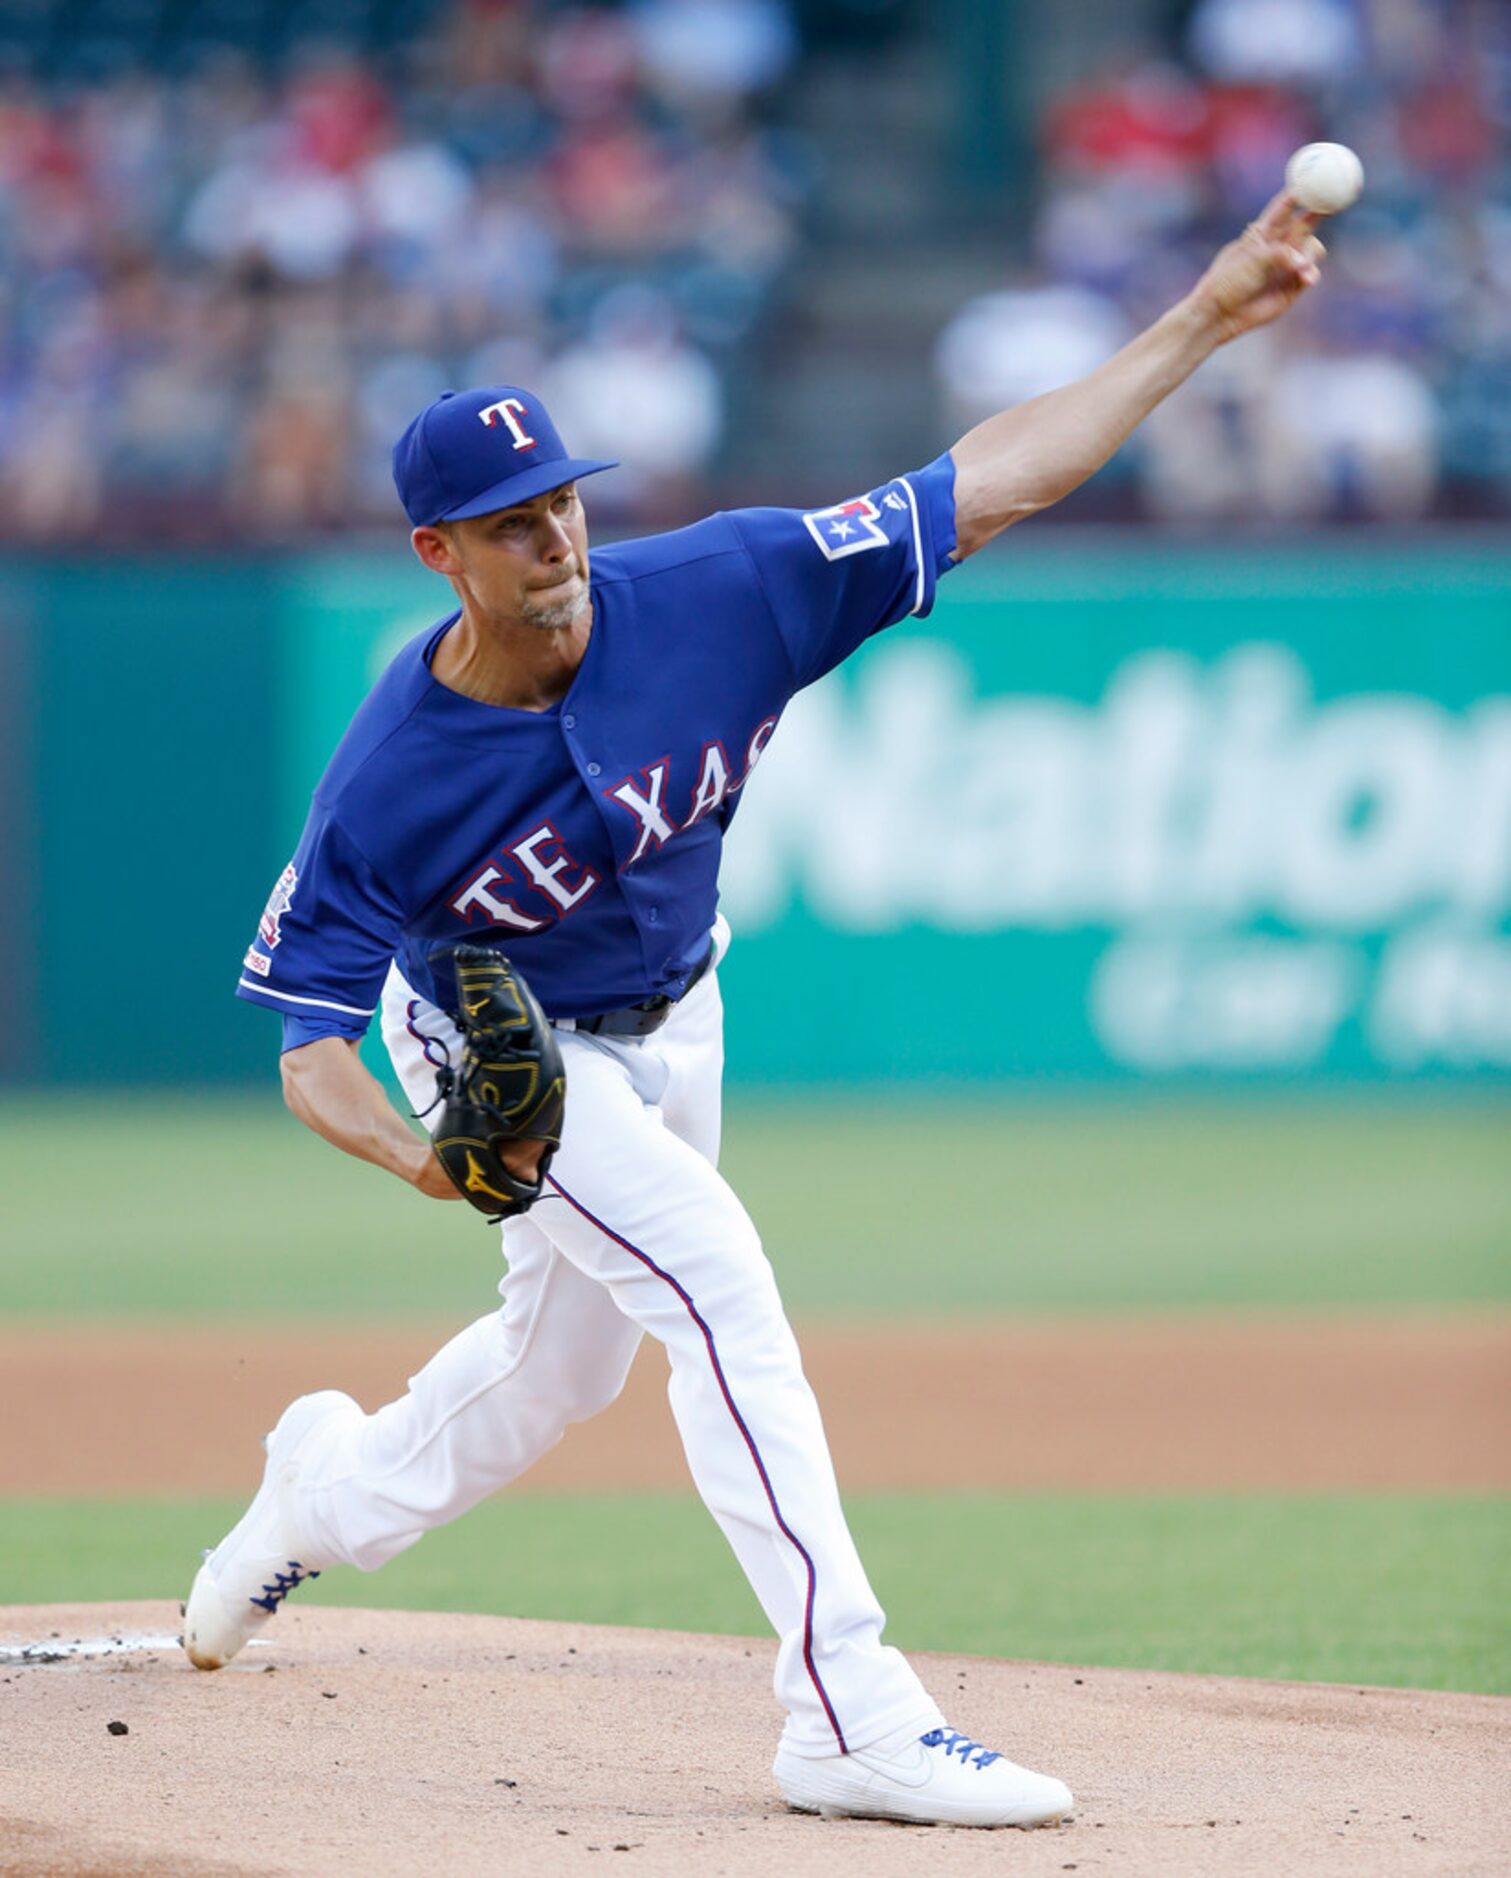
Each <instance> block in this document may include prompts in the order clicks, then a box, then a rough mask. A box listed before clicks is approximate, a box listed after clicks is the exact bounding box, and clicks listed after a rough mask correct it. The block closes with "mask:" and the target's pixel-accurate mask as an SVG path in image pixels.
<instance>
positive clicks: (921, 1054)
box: [0, 531, 1511, 1086]
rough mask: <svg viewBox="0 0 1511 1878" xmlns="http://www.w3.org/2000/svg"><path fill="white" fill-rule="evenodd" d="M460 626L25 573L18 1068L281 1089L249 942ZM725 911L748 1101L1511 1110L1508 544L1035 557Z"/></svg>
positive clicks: (390, 563) (997, 564)
mask: <svg viewBox="0 0 1511 1878" xmlns="http://www.w3.org/2000/svg"><path fill="white" fill-rule="evenodd" d="M444 604H445V594H444V591H443V590H442V589H441V587H440V586H439V583H437V582H435V581H434V579H433V578H432V577H430V576H428V575H426V574H424V573H423V571H422V570H421V569H420V568H419V567H418V565H417V564H416V563H414V562H413V561H412V560H411V559H409V558H406V557H405V556H403V555H393V554H390V553H389V552H387V551H386V550H385V551H384V552H382V553H374V554H356V553H350V552H343V553H340V554H330V555H321V556H308V557H303V558H293V559H285V560H278V561H274V560H242V561H231V560H224V561H221V560H199V561H190V562H181V563H179V564H177V565H175V566H171V567H170V566H166V565H164V564H163V563H161V562H159V561H157V560H152V559H142V560H139V561H133V560H111V561H104V562H98V563H94V564H90V565H85V566H73V565H65V564H61V563H60V564H52V563H49V562H47V561H45V560H28V561H10V562H0V867H3V869H4V879H5V891H6V898H7V901H8V914H9V917H8V919H7V921H6V922H5V924H4V927H3V929H0V932H3V937H0V968H3V970H4V974H5V981H6V983H7V985H8V986H9V987H10V988H11V990H12V993H13V1005H12V1015H11V1018H10V1020H9V1021H8V1024H7V1026H6V1027H5V1029H4V1034H3V1039H0V1079H3V1080H5V1081H7V1082H11V1083H29V1082H35V1081H42V1080H46V1079H47V1077H48V1076H49V1074H51V1073H54V1072H56V1071H57V1070H58V1069H59V1068H60V1067H64V1066H71V1067H72V1068H73V1069H74V1070H75V1072H76V1071H77V1068H78V1066H80V1065H83V1064H88V1065H89V1066H90V1068H91V1071H93V1072H96V1073H98V1074H99V1075H101V1076H102V1077H105V1078H107V1079H111V1080H117V1081H122V1082H132V1081H142V1080H148V1081H154V1082H157V1081H177V1080H190V1081H211V1082H236V1081H240V1080H244V1079H248V1078H265V1077H266V1075H267V1073H268V1066H269V1059H270V1056H271V1054H272V1052H273V1051H274V1050H275V1048H276V1025H275V1023H274V1021H273V1020H271V1019H269V1018H268V1017H266V1016H265V1015H263V1014H261V1013H259V1012H256V1011H250V1010H248V1009H247V1008H246V1007H244V1006H242V1005H240V1004H238V1003H237V1002H236V1001H235V1000H233V999H232V997H231V995H230V990H231V986H232V985H233V984H234V981H235V976H236V972H237V967H238V962H239V959H240V956H241V952H242V950H243V949H244V946H245V944H246V941H247V938H248V937H249V935H250V932H251V930H252V928H253V926H254V925H255V922H256V917H257V914H258V911H259V910H260V907H261V904H262V901H263V899H264V897H265V895H266V892H267V890H268V888H269V886H270V885H271V883H272V881H273V879H274V878H275V876H276V875H277V873H278V871H279V869H280V867H281V866H282V864H283V862H284V860H286V858H287V855H288V851H289V850H290V849H291V847H292V845H293V842H294V839H295V836H296V835H297V832H298V827H299V824H300V821H301V819H302V816H303V810H304V805H305V802H306V801H307V799H308V794H309V790H310V788H311V786H312V784H313V783H314V781H315V778H316V777H317V775H318V773H319V770H320V767H321V765H322V763H323V761H324V758H325V755H326V754H327V752H328V751H329V749H330V748H331V746H332V745H333V744H334V742H335V740H336V738H337V737H338V736H339V734H340V731H341V729H342V727H343V725H344V724H345V721H346V719H347V717H348V715H349V714H350V711H351V709H352V707H353V705H354V704H355V702H356V700H357V699H358V698H359V697H360V695H361V693H362V691H363V689H364V688H365V686H366V685H367V683H368V682H369V681H370V678H371V676H372V675H373V673H374V672H375V671H376V670H377V669H378V668H379V667H380V666H381V664H382V662H383V660H384V659H385V658H386V657H387V656H389V654H390V652H391V650H392V649H393V647H394V646H396V645H397V644H398V643H400V642H402V640H403V639H404V638H405V637H407V636H408V635H409V634H410V633H411V632H413V631H416V630H418V629H419V628H420V627H421V626H423V625H424V624H426V623H427V621H429V620H430V619H431V618H433V617H435V616H437V615H438V614H439V613H440V612H441V611H442V610H443V607H444ZM648 678H649V681H650V682H654V674H650V675H648ZM725 900H726V908H727V910H728V912H729V915H730V917H731V920H732V922H733V924H734V926H735V930H736V935H737V940H736V947H735V950H734V951H733V953H732V954H731V957H730V959H729V962H728V965H727V968H726V979H727V982H728V984H729V987H730V989H731V991H732V993H733V995H732V996H731V998H730V1001H729V1002H730V1065H731V1077H732V1080H734V1081H736V1082H742V1081H743V1082H749V1083H772V1082H795V1083H801V1082H805V1081H813V1080H827V1079H831V1078H835V1077H839V1078H845V1079H860V1080H867V1081H871V1080H875V1081H895V1080H904V1081H911V1080H913V1079H927V1078H934V1077H949V1078H960V1079H966V1080H980V1081H990V1080H995V1079H999V1078H1004V1077H1035V1078H1049V1079H1063V1080H1066V1081H1068V1082H1081V1081H1087V1080H1104V1081H1105V1080H1109V1079H1123V1080H1135V1079H1137V1080H1147V1079H1155V1080H1168V1079H1179V1080H1190V1079H1193V1078H1195V1079H1211V1078H1214V1077H1216V1078H1220V1079H1223V1080H1228V1079H1234V1078H1237V1079H1241V1080H1244V1081H1247V1082H1258V1083H1261V1084H1268V1083H1281V1084H1285V1085H1287V1086H1289V1085H1291V1084H1294V1083H1297V1082H1309V1081H1319V1080H1320V1081H1323V1082H1329V1081H1353V1080H1356V1079H1368V1080H1371V1081H1377V1080H1382V1079H1383V1080H1416V1079H1421V1078H1424V1077H1430V1078H1445V1077H1446V1078H1453V1079H1473V1080H1485V1079H1488V1080H1496V1081H1498V1080H1501V1079H1503V1078H1504V1077H1505V1076H1506V1075H1507V1073H1508V1071H1511V930H1508V928H1511V918H1508V915H1511V549H1508V550H1505V551H1501V552H1495V551H1492V550H1490V549H1480V550H1477V551H1474V552H1466V551H1463V550H1455V549H1451V548H1448V547H1440V546H1428V547H1422V548H1419V549H1415V550H1412V551H1410V552H1407V551H1382V550H1381V549H1379V548H1378V547H1376V546H1374V545H1373V544H1371V543H1368V542H1365V541H1347V540H1345V541H1342V542H1338V543H1327V544H1308V545H1305V546H1297V545H1285V544H1280V543H1277V544H1275V545H1274V546H1273V547H1272V548H1269V549H1263V550H1261V549H1245V550H1243V551H1241V552H1234V553H1227V552H1224V551H1222V550H1219V549H1215V548H1200V549H1197V548H1192V549H1184V550H1175V549H1171V548H1169V547H1150V546H1147V545H1145V544H1144V543H1143V542H1142V541H1140V540H1136V539H1131V538H1122V539H1119V538H1110V537H1098V538H1096V540H1095V541H1088V540H1087V538H1086V537H1084V536H1081V535H1074V536H1070V535H1061V534H1055V535H1049V536H1040V537H1038V538H1035V537H1034V536H1033V535H1032V533H1031V532H1027V531H1025V532H1024V533H1023V534H1021V535H1018V536H1016V537H1014V536H1009V537H1008V538H1007V539H1006V540H1005V541H1004V542H1003V543H1002V544H1000V545H999V546H998V547H997V548H995V549H993V550H990V551H989V552H988V553H987V554H985V555H983V556H981V557H979V558H978V560H977V561H975V562H972V563H971V564H970V565H969V566H967V567H966V568H964V569H961V570H960V571H958V572H957V573H955V574H953V575H951V576H950V577H949V578H948V579H947V580H946V581H945V582H944V583H943V584H942V587H941V591H940V601H939V605H938V606H937V608H936V610H935V613H934V615H933V616H932V618H930V619H929V620H926V621H921V622H909V623H908V624H907V625H905V626H903V627H900V628H897V629H894V630H893V631H892V632H890V633H887V634H884V635H882V636H881V637H880V638H878V639H877V640H875V641H873V642H871V643H870V644H869V645H868V646H867V647H865V648H864V649H863V651H862V652H861V654H860V655H859V656H858V657H857V658H856V659H854V660H853V661H852V662H851V663H850V665H849V666H847V667H846V668H845V669H844V670H843V671H842V672H840V673H837V674H835V675H834V676H833V677H831V678H830V679H828V680H826V681H825V682H824V683H823V684H822V685H820V686H818V687H816V688H815V689H814V690H813V691H811V692H809V693H807V694H805V695H804V696H803V697H802V698H800V699H799V700H797V701H796V702H795V704H794V705H793V707H792V709H791V710H790V712H789V714H788V716H787V718H786V720H785V721H784V723H783V726H782V728H781V730H780V731H779V732H778V734H777V736H776V738H775V739H774V741H773V743H772V745H771V747H770V749H769V751H768V753H767V754H766V756H765V758H764V760H763V762H762V765H761V771H760V774H759V776H758V777H757V778H756V780H755V782H754V783H753V785H752V786H751V788H750V789H749V791H748V792H747V798H746V800H745V801H744V803H743V806H742V807H741V810H740V813H739V816H738V819H737V821H736V823H735V827H734V832H733V836H732V839H731V842H730V852H729V860H728V864H727V867H726V876H725Z"/></svg>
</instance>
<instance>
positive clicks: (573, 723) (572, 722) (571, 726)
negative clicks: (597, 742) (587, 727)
mask: <svg viewBox="0 0 1511 1878" xmlns="http://www.w3.org/2000/svg"><path fill="white" fill-rule="evenodd" d="M561 721H562V723H564V724H565V725H566V727H567V729H568V730H576V728H577V719H576V718H575V717H573V715H572V713H571V712H570V711H568V712H567V714H566V716H565V717H564V718H563V719H562V720H561Z"/></svg>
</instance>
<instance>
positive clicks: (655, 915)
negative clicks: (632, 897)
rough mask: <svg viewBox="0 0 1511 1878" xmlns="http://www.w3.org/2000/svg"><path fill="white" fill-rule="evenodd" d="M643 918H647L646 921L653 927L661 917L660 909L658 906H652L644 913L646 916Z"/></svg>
mask: <svg viewBox="0 0 1511 1878" xmlns="http://www.w3.org/2000/svg"><path fill="white" fill-rule="evenodd" d="M645 917H646V918H647V919H648V920H649V921H650V923H651V924H652V925H653V926H654V925H655V923H656V921H657V920H658V919H660V917H661V909H660V907H659V906H653V907H651V908H650V909H649V910H648V911H647V913H646V915H645Z"/></svg>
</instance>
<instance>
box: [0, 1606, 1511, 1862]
mask: <svg viewBox="0 0 1511 1878" xmlns="http://www.w3.org/2000/svg"><path fill="white" fill-rule="evenodd" d="M178 1621H179V1619H178V1607H177V1605H175V1604H166V1603H164V1604H123V1605H93V1606H89V1605H39V1606H32V1607H11V1608H9V1609H4V1608H0V1743H3V1749H0V1759H3V1763H4V1768H5V1778H4V1782H3V1786H0V1872H3V1873H5V1874H6V1875H7V1878H10V1875H12V1874H15V1875H17V1878H20V1875H22V1874H42V1873H48V1874H66V1875H68V1878H79V1875H81V1874H86V1873H87V1874H96V1875H98V1878H104V1875H105V1874H110V1875H111V1878H126V1875H127V1874H138V1873H152V1874H162V1875H163V1878H176V1875H180V1874H182V1875H183V1878H187V1875H188V1874H191V1873H192V1874H196V1875H199V1874H231V1873H264V1874H273V1873H287V1874H298V1878H325V1875H326V1874H331V1875H332V1878H353V1874H360V1875H361V1878H388V1875H390V1874H391V1875H392V1878H401V1875H402V1878H414V1875H415V1874H417V1873H427V1874H428V1873H440V1874H445V1878H471V1875H472V1874H479V1875H481V1874H484V1873H487V1874H489V1878H495V1875H496V1874H498V1873H500V1872H530V1873H532V1874H534V1873H537V1872H545V1873H558V1872H560V1873H576V1872H590V1871H596V1872H601V1871H604V1870H605V1869H607V1870H609V1871H611V1872H612V1871H616V1870H622V1871H624V1872H625V1873H631V1874H632V1873H634V1872H636V1871H639V1872H641V1873H644V1874H647V1878H649V1875H650V1874H656V1875H658V1878H659V1875H661V1874H666V1873H690V1874H699V1875H700V1878H701V1875H702V1874H712V1873H719V1874H729V1875H731V1878H740V1875H743V1874H752V1875H754V1874H765V1873H771V1874H777V1873H781V1874H784V1875H786V1874H805V1873H808V1872H810V1871H811V1872H813V1873H815V1874H818V1873H822V1874H823V1878H837V1875H839V1874H849V1873H854V1874H857V1875H859V1874H864V1878H928V1875H929V1874H932V1873H936V1872H938V1873H943V1872H948V1873H950V1874H957V1873H966V1874H968V1873H973V1872H983V1873H984V1872H987V1871H989V1870H990V1871H992V1872H1000V1871H1001V1870H1002V1869H1003V1866H1004V1862H1005V1861H1006V1862H1010V1864H1011V1868H1012V1870H1013V1872H1014V1873H1015V1874H1026V1875H1028V1878H1036V1875H1037V1874H1040V1873H1051V1872H1054V1873H1058V1872H1063V1871H1078V1872H1083V1873H1098V1872H1105V1873H1110V1874H1118V1875H1119V1878H1135V1875H1137V1874H1148V1875H1149V1878H1156V1875H1157V1878H1171V1875H1172V1874H1180V1873H1186V1872H1189V1873H1193V1874H1195V1873H1200V1874H1202V1875H1203V1878H1211V1875H1212V1874H1218V1873H1220V1874H1238V1873H1244V1874H1248V1873H1252V1874H1255V1878H1259V1875H1260V1874H1263V1875H1264V1878H1272V1874H1274V1873H1276V1872H1284V1873H1286V1874H1288V1878H1289V1875H1290V1874H1295V1873H1307V1872H1315V1873H1327V1874H1329V1875H1330V1878H1332V1875H1334V1874H1343V1873H1359V1874H1361V1878H1362V1875H1364V1874H1368V1878H1392V1875H1393V1874H1396V1873H1402V1874H1408V1873H1409V1874H1413V1875H1416V1874H1425V1873H1442V1874H1448V1873H1452V1874H1454V1878H1468V1875H1469V1874H1474V1873H1484V1874H1486V1875H1487V1878H1488V1875H1489V1874H1491V1873H1499V1872H1503V1871H1504V1870H1505V1869H1506V1857H1507V1843H1508V1840H1507V1816H1506V1805H1505V1793H1504V1771H1505V1767H1506V1764H1507V1752H1508V1748H1511V1702H1506V1701H1501V1700H1497V1699H1495V1698H1492V1697H1485V1696H1469V1695H1436V1694H1424V1693H1419V1692H1416V1691H1409V1690H1392V1689H1349V1688H1332V1687H1323V1686H1318V1685H1308V1684H1291V1683H1272V1682H1246V1681H1233V1680H1222V1679H1219V1678H1216V1677H1206V1676H1169V1675H1155V1674H1149V1673H1144V1672H1140V1671H1129V1670H1093V1669H1088V1670H1077V1669H1069V1668H1064V1667H1060V1666H1047V1665H1041V1664H1024V1663H1004V1662H997V1661H992V1660H987V1659H983V1658H980V1657H946V1656H939V1657H934V1658H932V1659H927V1660H926V1661H925V1675H926V1678H927V1680H928V1681H929V1682H930V1684H931V1685H932V1686H933V1688H934V1689H935V1690H936V1691H937V1692H938V1693H939V1695H940V1696H941V1698H942V1699H943V1701H944V1702H945V1705H946V1707H947V1708H948V1710H949V1711H950V1713H951V1714H952V1715H953V1716H954V1717H956V1718H957V1719H958V1720H959V1721H960V1722H962V1723H968V1724H969V1725H970V1726H971V1727H972V1728H974V1729H977V1730H979V1732H980V1733H981V1734H982V1735H983V1736H984V1737H985V1739H987V1740H988V1741H991V1742H995V1743H997V1744H999V1745H1001V1746H1003V1747H1005V1748H1007V1749H1008V1750H1009V1751H1011V1752H1014V1753H1015V1754H1016V1755H1017V1757H1018V1758H1021V1759H1023V1760H1025V1761H1028V1762H1029V1763H1030V1764H1031V1765H1033V1764H1038V1765H1042V1766H1044V1767H1045V1768H1047V1769H1050V1770H1053V1771H1054V1772H1056V1773H1058V1774H1061V1775H1063V1776H1064V1778H1065V1779H1067V1780H1068V1781H1069V1782H1070V1784H1071V1785H1072V1787H1074V1788H1075V1790H1076V1793H1077V1796H1078V1799H1079V1802H1080V1812H1079V1815H1078V1817H1077V1819H1076V1820H1075V1822H1074V1823H1073V1824H1070V1825H1067V1826H1064V1827H1061V1828H1059V1829H1058V1830H1054V1831H1046V1832H1040V1833H1034V1834H1024V1833H1016V1832H1008V1833H983V1832H969V1831H950V1830H944V1829H939V1828H921V1827H907V1826H889V1825H883V1824H877V1823H871V1822H861V1821H824V1820H817V1819H811V1818H805V1817H802V1816H799V1815H795V1814H791V1813H788V1812H787V1811H786V1810H785V1808H784V1807H783V1806H782V1805H781V1803H780V1802H779V1801H778V1799H777V1798H776V1795H775V1790H774V1788H773V1786H772V1784H771V1781H770V1778H769V1774H768V1771H767V1770H768V1767H769V1764H770V1760H771V1754H772V1750H773V1747H774V1744H775V1739H776V1730H777V1715H776V1711H775V1707H774V1704H773V1702H772V1698H771V1695H770V1688H769V1673H770V1668H771V1646H769V1645H767V1644H764V1643H756V1642H751V1641H748V1640H745V1639H741V1638H731V1637H697V1636H686V1635H682V1634H680V1633H669V1632H660V1631H634V1630H610V1629H603V1628H596V1627H592V1626H587V1625H569V1624H542V1623H527V1622H524V1621H521V1620H516V1619H512V1618H500V1617H452V1616H444V1615H439V1614H427V1615H423V1616H415V1615H411V1614H408V1613H399V1612H389V1611H345V1610H306V1611H292V1610H291V1611H286V1612H284V1613H283V1614H282V1615H280V1617H279V1618H278V1619H277V1621H276V1623H275V1625H274V1626H273V1627H272V1628H271V1630H270V1631H269V1633H268V1636H269V1641H268V1642H267V1643H259V1644H257V1645H254V1646H253V1647H252V1648H250V1649H249V1650H248V1651H247V1652H246V1653H245V1654H244V1656H243V1657H242V1658H241V1659H239V1660H238V1661H237V1662H236V1663H235V1664H233V1665H232V1666H231V1667H230V1668H228V1669H225V1670H221V1671H220V1672H218V1673H217V1674H215V1675H209V1676H207V1675H201V1674H199V1673H198V1672H197V1671H195V1670H192V1669H190V1668H189V1667H188V1665H187V1663H186V1662H185V1661H184V1659H183V1657H182V1656H181V1655H180V1654H179V1653H178V1651H177V1649H176V1647H175V1646H174V1642H173V1637H174V1633H175V1632H176V1631H177V1628H178ZM28 1646H29V1647H28Z"/></svg>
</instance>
